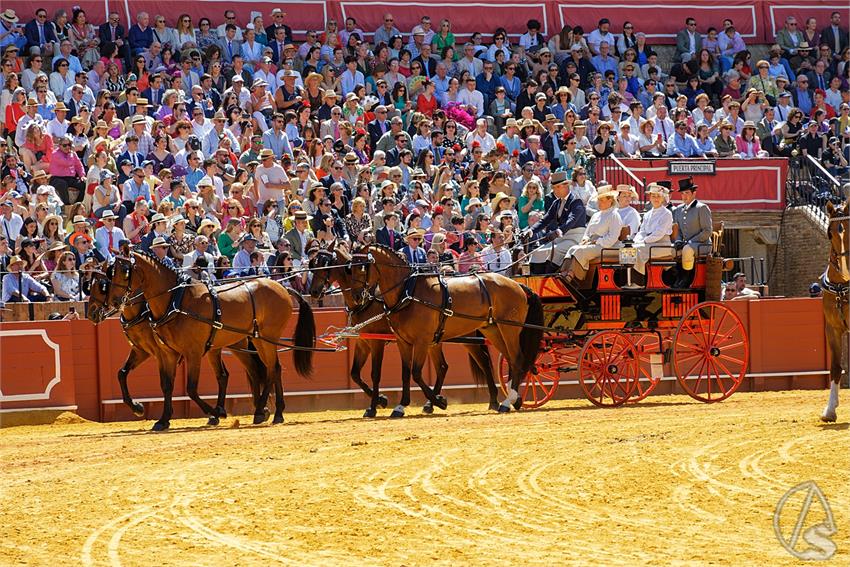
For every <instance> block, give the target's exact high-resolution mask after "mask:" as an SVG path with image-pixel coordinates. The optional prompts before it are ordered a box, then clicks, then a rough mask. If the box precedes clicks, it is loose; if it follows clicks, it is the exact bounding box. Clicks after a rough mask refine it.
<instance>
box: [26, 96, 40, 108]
mask: <svg viewBox="0 0 850 567" xmlns="http://www.w3.org/2000/svg"><path fill="white" fill-rule="evenodd" d="M26 106H38V101H37V100H36V99H34V98H28V99H27V104H26Z"/></svg>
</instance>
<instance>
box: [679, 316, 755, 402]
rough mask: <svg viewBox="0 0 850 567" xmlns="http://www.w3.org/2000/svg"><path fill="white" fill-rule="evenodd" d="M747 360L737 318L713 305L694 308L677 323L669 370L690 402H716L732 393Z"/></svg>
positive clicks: (745, 340) (743, 333) (746, 339)
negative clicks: (691, 400)
mask: <svg viewBox="0 0 850 567" xmlns="http://www.w3.org/2000/svg"><path fill="white" fill-rule="evenodd" d="M749 360H750V339H749V337H748V336H747V332H746V330H745V329H744V324H743V322H742V321H741V318H740V317H738V315H737V314H736V313H735V312H734V311H732V310H731V309H729V308H728V307H726V306H725V305H723V304H722V303H717V302H706V303H700V304H699V305H695V306H694V307H692V308H691V310H690V311H688V313H686V314H685V316H684V317H683V318H682V320H681V321H680V322H679V326H678V328H677V329H676V336H675V337H674V340H673V368H674V370H675V371H676V377H677V378H678V380H679V384H680V385H681V386H682V388H683V389H684V390H685V391H686V392H687V393H688V395H689V396H691V397H692V398H694V399H697V400H700V401H702V402H719V401H721V400H725V399H726V398H728V397H729V396H731V395H732V394H734V393H735V390H737V389H738V387H739V386H740V385H741V382H742V381H743V380H744V375H745V374H746V372H747V366H748V364H749Z"/></svg>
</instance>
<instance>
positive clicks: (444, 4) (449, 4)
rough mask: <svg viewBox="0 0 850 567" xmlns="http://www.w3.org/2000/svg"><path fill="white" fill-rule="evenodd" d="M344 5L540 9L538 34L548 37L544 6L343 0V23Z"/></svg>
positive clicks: (341, 3)
mask: <svg viewBox="0 0 850 567" xmlns="http://www.w3.org/2000/svg"><path fill="white" fill-rule="evenodd" d="M346 4H351V5H353V6H386V7H387V9H391V8H393V7H404V6H422V7H424V8H429V9H433V8H434V7H439V6H442V7H446V8H467V7H470V8H486V9H490V10H492V9H494V8H540V9H541V12H542V20H543V21H542V22H540V23H541V24H543V29H542V30H540V33H542V34H543V35H544V36H548V35H549V20H548V15H547V13H546V4H485V3H478V2H471V3H468V2H463V3H461V2H404V1H402V2H355V1H345V0H344V1H342V2H340V3H339V10H340V13H341V16H342V18H341V19H342V21H343V22H344V21H345V19H346V18H347V17H348V15H347V14H346V11H345V6H346ZM363 33H364V35H366V36H369V37H373V36H374V35H375V32H374V31H366V30H364V31H363ZM452 33H453V34H454V35H455V37H466V36H471V35H472V32H470V33H457V32H454V31H453V32H452ZM480 33H482V34H483V33H484V31H481V32H480ZM402 35H403V36H405V35H410V34H409V33H405V32H402ZM521 35H522V34H519V33H509V34H508V37H517V38H518V37H519V36H521Z"/></svg>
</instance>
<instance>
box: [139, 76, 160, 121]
mask: <svg viewBox="0 0 850 567" xmlns="http://www.w3.org/2000/svg"><path fill="white" fill-rule="evenodd" d="M163 94H165V87H163V86H162V76H160V74H159V73H154V74H153V75H151V84H150V86H149V87H148V88H146V89H145V90H143V91H142V97H143V98H145V99H147V101H148V102H149V103H150V105H151V108H153V110H154V112H155V111H156V110H157V109H158V108H159V106H160V105H161V104H162V95H163Z"/></svg>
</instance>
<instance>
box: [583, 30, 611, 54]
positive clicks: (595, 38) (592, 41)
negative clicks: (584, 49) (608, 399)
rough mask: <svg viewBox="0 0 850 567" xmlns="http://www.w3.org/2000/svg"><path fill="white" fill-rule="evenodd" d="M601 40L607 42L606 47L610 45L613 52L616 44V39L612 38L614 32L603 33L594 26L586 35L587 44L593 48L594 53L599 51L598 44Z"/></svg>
mask: <svg viewBox="0 0 850 567" xmlns="http://www.w3.org/2000/svg"><path fill="white" fill-rule="evenodd" d="M603 41H604V42H606V43H607V44H608V47H610V48H611V51H612V52H613V51H614V48H616V46H617V40H616V39H615V38H614V34H612V33H611V32H610V31H609V32H608V33H607V34H603V33H602V32H601V31H599V28H596V29H595V30H593V31H592V32H590V35H589V36H587V45H589V46H590V47H592V48H593V52H594V53H599V44H601V43H602V42H603Z"/></svg>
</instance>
